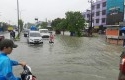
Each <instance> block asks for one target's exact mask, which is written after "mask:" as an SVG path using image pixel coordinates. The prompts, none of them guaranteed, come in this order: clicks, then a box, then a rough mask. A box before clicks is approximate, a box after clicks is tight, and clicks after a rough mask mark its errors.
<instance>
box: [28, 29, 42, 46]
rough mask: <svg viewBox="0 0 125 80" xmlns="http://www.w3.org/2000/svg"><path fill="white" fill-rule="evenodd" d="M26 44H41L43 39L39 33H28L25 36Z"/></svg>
mask: <svg viewBox="0 0 125 80" xmlns="http://www.w3.org/2000/svg"><path fill="white" fill-rule="evenodd" d="M27 42H28V43H29V44H43V39H42V37H41V35H40V32H39V31H29V33H28V36H27Z"/></svg>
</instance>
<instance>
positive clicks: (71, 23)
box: [66, 11, 85, 36]
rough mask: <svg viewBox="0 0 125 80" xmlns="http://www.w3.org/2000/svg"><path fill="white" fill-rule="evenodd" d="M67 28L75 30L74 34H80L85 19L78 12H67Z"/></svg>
mask: <svg viewBox="0 0 125 80" xmlns="http://www.w3.org/2000/svg"><path fill="white" fill-rule="evenodd" d="M66 20H67V24H68V25H67V29H68V30H69V31H71V32H75V33H76V36H81V30H83V29H84V26H85V19H84V17H83V16H82V14H81V13H80V12H72V11H71V12H67V13H66Z"/></svg>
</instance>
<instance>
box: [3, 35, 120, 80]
mask: <svg viewBox="0 0 125 80" xmlns="http://www.w3.org/2000/svg"><path fill="white" fill-rule="evenodd" d="M5 35H6V37H9V33H5ZM15 43H16V44H18V48H16V49H14V50H13V53H12V54H11V55H10V57H11V59H14V60H19V61H26V62H27V64H28V65H29V66H31V68H32V72H33V74H34V75H36V77H37V79H38V80H117V77H118V73H119V59H120V57H119V56H120V54H121V52H122V46H120V45H111V44H108V43H106V42H105V40H104V39H103V37H102V36H98V37H92V38H91V37H80V38H79V37H70V36H69V35H64V36H63V35H56V36H55V43H54V44H49V41H48V40H44V42H43V45H29V44H27V39H26V38H25V37H23V33H22V35H21V40H20V41H16V42H15ZM22 70H23V69H22V67H20V66H19V67H14V71H15V74H16V75H17V76H19V73H21V72H22Z"/></svg>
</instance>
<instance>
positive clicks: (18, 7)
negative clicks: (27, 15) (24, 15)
mask: <svg viewBox="0 0 125 80" xmlns="http://www.w3.org/2000/svg"><path fill="white" fill-rule="evenodd" d="M17 20H18V21H17V24H18V34H19V33H20V27H19V1H18V0H17Z"/></svg>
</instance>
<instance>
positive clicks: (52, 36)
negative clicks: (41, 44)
mask: <svg viewBox="0 0 125 80" xmlns="http://www.w3.org/2000/svg"><path fill="white" fill-rule="evenodd" d="M49 38H50V39H49V43H54V35H53V33H52V32H51V33H50V37H49Z"/></svg>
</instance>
